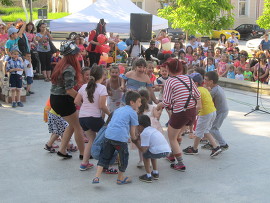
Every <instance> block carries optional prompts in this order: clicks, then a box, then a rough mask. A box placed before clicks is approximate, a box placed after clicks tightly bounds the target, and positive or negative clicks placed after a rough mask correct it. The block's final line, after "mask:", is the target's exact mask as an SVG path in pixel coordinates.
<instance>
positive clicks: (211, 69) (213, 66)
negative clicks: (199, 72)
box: [205, 64, 215, 72]
mask: <svg viewBox="0 0 270 203" xmlns="http://www.w3.org/2000/svg"><path fill="white" fill-rule="evenodd" d="M214 70H215V65H214V64H212V65H211V66H207V67H206V68H205V71H206V72H209V71H214Z"/></svg>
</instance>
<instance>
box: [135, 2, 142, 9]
mask: <svg viewBox="0 0 270 203" xmlns="http://www.w3.org/2000/svg"><path fill="white" fill-rule="evenodd" d="M133 3H134V4H135V5H136V6H138V7H139V8H141V9H143V2H142V1H133Z"/></svg>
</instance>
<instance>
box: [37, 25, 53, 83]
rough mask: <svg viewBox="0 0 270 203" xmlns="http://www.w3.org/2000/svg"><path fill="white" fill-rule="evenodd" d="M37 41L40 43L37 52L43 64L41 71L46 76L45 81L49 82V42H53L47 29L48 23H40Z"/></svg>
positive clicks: (50, 55) (50, 68) (50, 56)
mask: <svg viewBox="0 0 270 203" xmlns="http://www.w3.org/2000/svg"><path fill="white" fill-rule="evenodd" d="M36 40H37V42H38V45H37V51H38V56H39V60H40V64H41V71H42V74H43V76H44V81H45V82H49V81H50V80H51V70H52V67H51V58H52V54H51V47H50V43H49V40H52V36H51V34H50V32H49V30H48V29H47V26H46V23H40V24H38V26H37V34H36Z"/></svg>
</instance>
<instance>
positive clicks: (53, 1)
mask: <svg viewBox="0 0 270 203" xmlns="http://www.w3.org/2000/svg"><path fill="white" fill-rule="evenodd" d="M52 13H55V0H52Z"/></svg>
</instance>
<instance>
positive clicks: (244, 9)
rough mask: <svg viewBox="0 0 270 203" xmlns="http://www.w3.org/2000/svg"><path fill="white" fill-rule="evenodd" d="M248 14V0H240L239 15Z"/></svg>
mask: <svg viewBox="0 0 270 203" xmlns="http://www.w3.org/2000/svg"><path fill="white" fill-rule="evenodd" d="M246 15H248V0H239V16H246Z"/></svg>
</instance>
